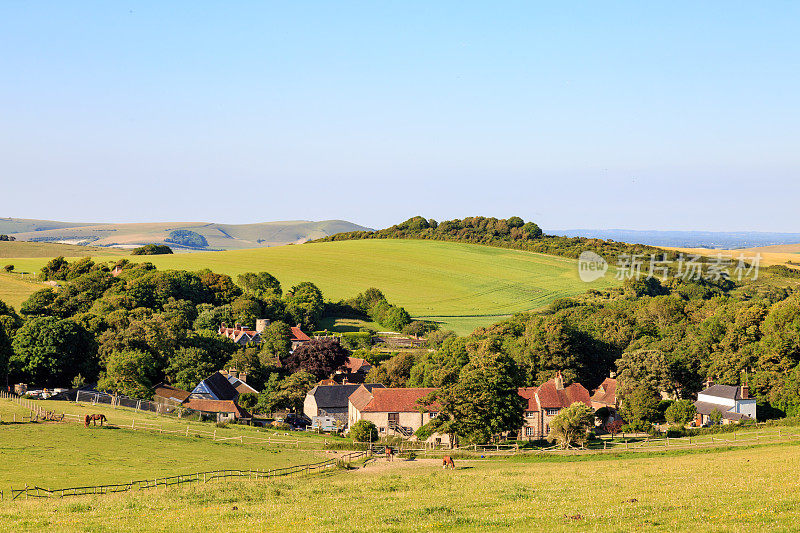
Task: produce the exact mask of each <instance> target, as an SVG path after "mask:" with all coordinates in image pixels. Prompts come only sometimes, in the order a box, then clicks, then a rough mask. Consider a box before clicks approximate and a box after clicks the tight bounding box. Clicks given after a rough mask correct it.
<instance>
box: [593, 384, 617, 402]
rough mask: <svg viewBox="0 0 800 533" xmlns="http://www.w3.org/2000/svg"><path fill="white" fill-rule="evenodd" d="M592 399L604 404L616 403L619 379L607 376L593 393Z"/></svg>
mask: <svg viewBox="0 0 800 533" xmlns="http://www.w3.org/2000/svg"><path fill="white" fill-rule="evenodd" d="M592 401H593V402H595V403H602V404H604V405H616V403H617V380H616V379H614V378H606V379H604V380H603V382H602V383H601V384H600V386H599V387H597V388H596V389H595V391H594V394H593V395H592Z"/></svg>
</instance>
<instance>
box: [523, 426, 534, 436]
mask: <svg viewBox="0 0 800 533" xmlns="http://www.w3.org/2000/svg"><path fill="white" fill-rule="evenodd" d="M533 430H534V428H532V427H531V426H525V436H526V437H533Z"/></svg>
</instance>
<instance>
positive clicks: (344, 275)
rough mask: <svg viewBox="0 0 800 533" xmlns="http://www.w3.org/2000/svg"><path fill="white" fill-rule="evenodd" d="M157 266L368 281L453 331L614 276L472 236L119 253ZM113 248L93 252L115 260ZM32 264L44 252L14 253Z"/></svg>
mask: <svg viewBox="0 0 800 533" xmlns="http://www.w3.org/2000/svg"><path fill="white" fill-rule="evenodd" d="M126 257H127V258H128V259H130V260H131V261H139V262H140V261H150V262H152V263H153V264H155V265H156V266H157V267H158V268H159V269H185V270H199V269H203V268H208V269H211V270H213V271H214V272H219V273H223V274H228V275H231V276H233V277H234V278H235V277H236V276H237V275H238V274H241V273H244V272H253V271H262V270H263V271H267V272H270V273H272V274H273V275H274V276H276V277H277V278H278V279H279V280H280V281H281V283H282V284H283V286H284V288H285V289H288V288H289V287H291V286H292V285H294V284H296V283H299V282H301V281H312V282H314V283H315V284H317V285H318V286H319V287H320V289H322V291H323V293H324V295H325V298H326V299H329V300H334V301H335V300H339V299H346V298H351V297H353V296H355V295H356V294H357V293H359V292H361V291H363V290H365V289H367V288H369V287H378V288H379V289H381V290H382V291H383V292H384V294H385V295H386V297H387V298H388V299H389V301H390V302H392V303H394V304H397V305H400V306H403V307H405V308H406V309H407V310H408V311H409V313H411V314H412V316H417V317H427V318H429V319H431V320H436V321H438V322H441V323H442V325H443V327H445V328H450V329H454V330H455V331H456V332H458V333H462V334H464V333H468V332H470V331H472V330H473V329H474V328H476V327H478V326H484V325H488V324H492V323H494V322H498V321H499V320H502V318H503V317H505V316H508V315H510V314H513V313H517V312H521V311H528V310H532V309H537V308H541V307H543V306H546V305H547V304H549V303H550V302H552V301H553V300H555V299H557V298H563V297H567V296H573V295H577V294H580V293H583V292H585V291H586V290H587V289H589V288H596V289H602V288H605V287H609V286H612V285H614V284H616V283H618V282H617V281H616V280H615V279H614V277H613V273H612V272H611V271H609V273H608V274H607V275H606V277H605V278H603V279H601V280H598V281H595V282H593V283H590V284H589V283H584V282H582V281H581V280H580V279H579V278H578V271H577V265H576V262H575V261H574V260H572V259H567V258H563V257H555V256H549V255H543V254H536V253H530V252H524V251H519V250H509V249H505V248H494V247H489V246H481V245H475V244H463V243H451V242H437V241H423V240H389V239H386V240H356V241H340V242H324V243H311V244H303V245H290V246H280V247H273V248H259V249H249V250H234V251H228V252H202V253H187V254H175V255H160V256H126ZM120 258H121V257H120V256H114V257H104V256H98V257H97V258H96V260H99V261H116V260H118V259H120ZM15 261H16V263H18V264H19V267H20V268H23V269H26V270H32V271H36V270H38V269H39V268H41V266H42V265H43V264H44V263H45V260H43V259H19V260H15Z"/></svg>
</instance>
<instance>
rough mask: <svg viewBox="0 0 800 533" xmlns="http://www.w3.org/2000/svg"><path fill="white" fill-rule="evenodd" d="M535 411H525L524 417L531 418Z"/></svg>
mask: <svg viewBox="0 0 800 533" xmlns="http://www.w3.org/2000/svg"><path fill="white" fill-rule="evenodd" d="M534 414H535V411H526V412H525V418H533V416H534Z"/></svg>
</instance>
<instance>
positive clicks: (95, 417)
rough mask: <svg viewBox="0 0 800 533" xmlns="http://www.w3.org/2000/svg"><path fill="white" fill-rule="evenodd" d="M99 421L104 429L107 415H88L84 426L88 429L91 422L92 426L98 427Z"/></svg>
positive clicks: (84, 420)
mask: <svg viewBox="0 0 800 533" xmlns="http://www.w3.org/2000/svg"><path fill="white" fill-rule="evenodd" d="M98 420H99V421H100V427H103V422H105V420H106V415H86V416H85V417H84V419H83V425H84V426H86V427H87V428H88V427H89V422H91V423H92V425H95V426H96V425H97V421H98Z"/></svg>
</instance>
